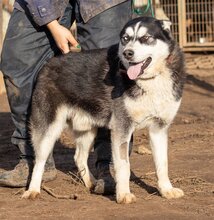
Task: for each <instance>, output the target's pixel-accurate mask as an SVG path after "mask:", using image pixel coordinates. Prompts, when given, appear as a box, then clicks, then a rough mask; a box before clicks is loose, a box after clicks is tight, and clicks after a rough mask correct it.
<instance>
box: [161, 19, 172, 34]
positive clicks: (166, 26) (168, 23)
mask: <svg viewBox="0 0 214 220" xmlns="http://www.w3.org/2000/svg"><path fill="white" fill-rule="evenodd" d="M160 23H161V26H162V28H163V29H164V30H166V31H168V32H171V29H170V27H171V25H172V22H171V21H170V20H160Z"/></svg>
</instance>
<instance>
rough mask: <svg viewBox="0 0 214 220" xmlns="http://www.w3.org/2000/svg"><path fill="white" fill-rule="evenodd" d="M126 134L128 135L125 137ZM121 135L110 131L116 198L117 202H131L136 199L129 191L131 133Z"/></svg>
mask: <svg viewBox="0 0 214 220" xmlns="http://www.w3.org/2000/svg"><path fill="white" fill-rule="evenodd" d="M127 136H128V137H127ZM127 136H125V135H124V136H123V135H121V134H120V132H119V131H118V130H116V131H115V130H113V131H112V132H111V138H112V156H113V163H114V169H115V180H116V197H117V198H116V199H117V203H123V204H128V203H133V202H135V201H136V197H135V195H134V194H132V193H130V188H129V179H130V163H129V142H130V139H131V134H129V135H127Z"/></svg>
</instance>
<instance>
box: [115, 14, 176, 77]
mask: <svg viewBox="0 0 214 220" xmlns="http://www.w3.org/2000/svg"><path fill="white" fill-rule="evenodd" d="M170 25H171V22H170V21H161V20H157V19H155V18H152V17H140V18H136V19H133V20H131V21H129V22H128V23H127V24H126V25H125V27H124V28H123V30H122V31H121V34H120V44H119V57H120V59H121V61H122V63H123V65H124V66H125V68H126V69H127V74H128V76H129V78H130V79H131V80H135V79H138V78H145V79H146V78H150V77H154V76H155V75H156V74H158V73H157V72H156V69H157V68H155V66H156V67H157V66H158V65H160V64H161V63H163V62H164V60H166V59H167V58H168V57H169V55H170V52H171V51H172V48H173V45H174V40H173V39H172V37H171V33H170Z"/></svg>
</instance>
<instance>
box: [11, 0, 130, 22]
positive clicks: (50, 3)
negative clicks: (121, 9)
mask: <svg viewBox="0 0 214 220" xmlns="http://www.w3.org/2000/svg"><path fill="white" fill-rule="evenodd" d="M125 1H127V0H108V1H100V0H78V1H77V3H78V5H79V10H80V14H81V17H82V18H83V21H84V22H87V21H88V20H89V19H91V18H93V17H94V16H96V15H97V14H99V13H101V12H103V11H105V10H106V9H108V8H111V7H113V6H115V5H118V4H120V3H122V2H125ZM129 1H130V0H129ZM68 2H69V0H16V1H15V3H14V7H15V8H16V9H18V10H22V11H26V10H27V11H28V12H29V13H30V14H31V16H32V18H33V20H34V22H35V23H36V24H38V25H39V26H42V25H45V24H47V23H49V22H51V21H53V20H55V19H58V18H60V17H61V16H62V15H63V13H64V11H65V8H66V6H67V4H68Z"/></svg>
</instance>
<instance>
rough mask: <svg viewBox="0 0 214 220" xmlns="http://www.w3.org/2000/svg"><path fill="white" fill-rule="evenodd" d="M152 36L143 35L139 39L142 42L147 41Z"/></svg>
mask: <svg viewBox="0 0 214 220" xmlns="http://www.w3.org/2000/svg"><path fill="white" fill-rule="evenodd" d="M149 38H150V36H143V37H141V38H140V39H139V40H140V42H141V43H146V42H147V41H148V40H149Z"/></svg>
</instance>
